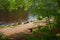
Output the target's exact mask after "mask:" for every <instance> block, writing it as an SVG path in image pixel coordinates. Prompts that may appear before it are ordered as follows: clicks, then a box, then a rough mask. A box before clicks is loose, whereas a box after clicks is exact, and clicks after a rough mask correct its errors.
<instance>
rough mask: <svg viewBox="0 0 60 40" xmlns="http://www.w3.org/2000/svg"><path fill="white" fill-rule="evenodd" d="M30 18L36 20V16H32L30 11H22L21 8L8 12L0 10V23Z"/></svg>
mask: <svg viewBox="0 0 60 40" xmlns="http://www.w3.org/2000/svg"><path fill="white" fill-rule="evenodd" d="M31 20H36V17H33V16H32V15H31V14H30V13H28V12H27V11H24V10H23V9H19V10H16V11H14V12H10V13H8V12H6V11H1V12H0V25H3V24H11V23H16V22H20V23H21V22H24V21H31Z"/></svg>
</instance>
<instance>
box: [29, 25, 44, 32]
mask: <svg viewBox="0 0 60 40" xmlns="http://www.w3.org/2000/svg"><path fill="white" fill-rule="evenodd" d="M41 27H43V26H40V25H38V26H36V27H33V28H28V30H29V31H30V32H32V31H33V29H36V28H39V29H40V28H41Z"/></svg>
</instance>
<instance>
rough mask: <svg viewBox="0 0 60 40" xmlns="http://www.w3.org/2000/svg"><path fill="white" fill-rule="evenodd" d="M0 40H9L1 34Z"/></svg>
mask: <svg viewBox="0 0 60 40" xmlns="http://www.w3.org/2000/svg"><path fill="white" fill-rule="evenodd" d="M0 40H9V39H8V38H7V37H6V36H4V35H3V34H2V33H0Z"/></svg>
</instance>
